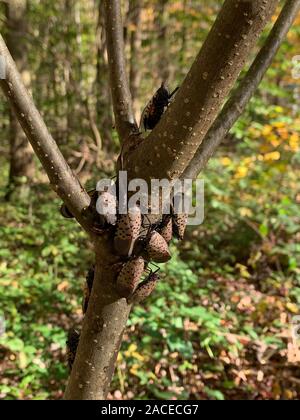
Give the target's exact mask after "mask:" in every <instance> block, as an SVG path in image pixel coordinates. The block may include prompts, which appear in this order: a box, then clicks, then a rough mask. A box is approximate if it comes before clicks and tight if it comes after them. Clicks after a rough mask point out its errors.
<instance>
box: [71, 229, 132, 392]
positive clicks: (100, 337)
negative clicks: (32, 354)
mask: <svg viewBox="0 0 300 420" xmlns="http://www.w3.org/2000/svg"><path fill="white" fill-rule="evenodd" d="M95 252H96V264H95V278H94V282H93V288H92V293H91V297H90V299H89V304H88V309H87V313H86V315H85V319H84V323H83V329H82V332H81V335H80V341H79V346H78V349H77V352H76V359H75V362H74V365H73V368H72V372H71V375H70V378H69V382H68V386H67V389H66V393H65V399H71V400H77V399H78V400H102V399H105V398H106V396H107V394H108V391H109V386H110V382H111V380H112V376H113V373H114V369H115V364H116V361H117V356H118V352H119V349H120V345H121V342H122V336H123V332H124V329H125V326H126V323H127V319H128V316H129V313H130V309H131V305H128V304H127V301H126V299H124V298H120V296H119V294H118V293H117V291H116V290H115V283H116V277H117V274H118V265H116V266H114V264H116V263H118V262H120V259H119V258H118V257H116V255H115V252H114V250H113V244H112V241H111V237H110V236H109V235H105V236H103V237H102V238H97V239H96V240H95Z"/></svg>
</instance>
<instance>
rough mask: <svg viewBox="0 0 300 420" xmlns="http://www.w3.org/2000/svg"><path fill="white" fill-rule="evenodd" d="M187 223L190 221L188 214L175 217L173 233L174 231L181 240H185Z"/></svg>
mask: <svg viewBox="0 0 300 420" xmlns="http://www.w3.org/2000/svg"><path fill="white" fill-rule="evenodd" d="M187 221H188V215H187V214H184V213H181V214H174V215H173V231H174V234H175V236H176V237H177V238H178V239H180V240H183V237H184V232H185V229H186V225H187Z"/></svg>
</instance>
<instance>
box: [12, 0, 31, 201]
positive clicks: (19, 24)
mask: <svg viewBox="0 0 300 420" xmlns="http://www.w3.org/2000/svg"><path fill="white" fill-rule="evenodd" d="M26 9H27V1H26V0H24V1H19V0H12V1H9V2H8V3H7V4H6V19H7V29H8V32H7V45H8V48H9V49H10V51H11V54H12V56H13V57H14V59H15V61H16V64H17V66H18V69H19V71H20V73H21V75H22V78H23V80H24V84H25V86H26V87H27V88H29V87H30V73H29V71H28V63H27V51H26V48H27V41H26V37H27V35H28V30H27V18H26ZM33 175H34V161H33V152H32V148H31V146H30V144H29V142H28V140H27V138H26V136H25V134H24V132H23V130H22V128H21V126H20V124H19V122H18V120H17V118H16V117H15V115H14V113H13V110H11V112H10V171H9V181H8V187H7V188H8V192H7V198H9V197H10V195H11V193H12V192H13V191H14V190H15V189H16V188H17V187H19V188H18V193H20V192H21V191H20V189H21V190H23V193H22V195H23V194H24V193H25V189H26V184H27V183H30V181H32V179H33ZM20 187H21V188H20Z"/></svg>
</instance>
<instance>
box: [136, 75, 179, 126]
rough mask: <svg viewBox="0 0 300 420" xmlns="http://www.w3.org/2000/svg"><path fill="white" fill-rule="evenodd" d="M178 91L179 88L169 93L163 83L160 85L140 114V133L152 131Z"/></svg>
mask: <svg viewBox="0 0 300 420" xmlns="http://www.w3.org/2000/svg"><path fill="white" fill-rule="evenodd" d="M178 89H179V87H177V88H176V89H175V90H174V91H173V92H172V93H170V91H169V89H168V87H167V86H166V85H165V83H164V82H163V83H162V84H161V87H160V88H159V89H158V90H157V91H156V93H155V94H154V96H153V97H152V98H151V100H150V101H149V102H148V104H147V105H146V107H145V109H144V110H143V112H142V116H141V122H140V130H141V131H146V130H153V128H154V127H155V126H156V125H157V124H158V122H159V120H160V119H161V117H162V115H163V113H164V112H165V109H166V108H167V107H168V105H169V104H170V101H171V99H172V97H173V96H174V95H175V93H176V92H177V90H178Z"/></svg>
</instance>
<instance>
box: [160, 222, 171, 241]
mask: <svg viewBox="0 0 300 420" xmlns="http://www.w3.org/2000/svg"><path fill="white" fill-rule="evenodd" d="M159 233H160V234H161V236H162V237H163V238H164V240H165V241H166V242H167V243H169V242H170V241H171V239H172V236H173V222H172V218H171V217H170V216H168V217H167V218H166V219H165V220H164V221H163V223H162V227H161V228H160V230H159Z"/></svg>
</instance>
